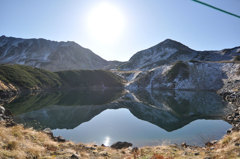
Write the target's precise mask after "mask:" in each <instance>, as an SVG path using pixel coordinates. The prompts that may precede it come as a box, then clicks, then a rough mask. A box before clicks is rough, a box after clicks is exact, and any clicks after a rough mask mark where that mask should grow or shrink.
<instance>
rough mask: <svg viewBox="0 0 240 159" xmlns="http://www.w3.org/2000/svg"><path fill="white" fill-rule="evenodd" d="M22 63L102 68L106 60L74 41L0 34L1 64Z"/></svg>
mask: <svg viewBox="0 0 240 159" xmlns="http://www.w3.org/2000/svg"><path fill="white" fill-rule="evenodd" d="M5 63H11V64H24V65H29V66H33V67H38V68H43V69H46V70H50V71H60V70H79V69H102V68H104V67H106V66H108V65H109V64H111V65H112V63H109V62H108V61H106V60H104V59H102V58H101V57H99V56H98V55H96V54H94V53H93V52H92V51H91V50H89V49H86V48H83V47H82V46H80V45H78V44H77V43H75V42H56V41H50V40H45V39H21V38H13V37H5V36H1V37H0V64H5Z"/></svg>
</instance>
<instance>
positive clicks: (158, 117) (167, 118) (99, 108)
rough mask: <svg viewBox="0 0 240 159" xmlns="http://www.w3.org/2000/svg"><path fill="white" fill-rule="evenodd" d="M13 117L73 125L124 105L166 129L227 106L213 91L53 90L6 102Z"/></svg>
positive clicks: (217, 115)
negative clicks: (52, 91)
mask: <svg viewBox="0 0 240 159" xmlns="http://www.w3.org/2000/svg"><path fill="white" fill-rule="evenodd" d="M8 108H10V109H11V110H12V111H13V114H15V119H16V121H18V122H20V123H25V124H26V125H28V126H33V127H35V128H45V127H49V128H51V129H57V128H59V129H64V128H66V129H73V128H75V127H77V126H78V125H81V124H82V123H84V122H88V121H89V120H91V119H92V118H94V117H95V116H97V115H98V114H100V113H101V112H103V111H105V110H107V109H119V108H127V109H129V110H130V112H131V113H132V114H133V115H134V116H135V117H137V118H138V119H141V120H145V121H148V122H150V123H152V124H154V125H157V126H158V127H161V128H163V129H165V130H166V131H173V130H176V129H179V128H181V127H183V126H185V125H187V124H188V123H190V122H192V121H194V120H197V119H222V117H223V115H224V114H225V113H226V111H227V109H226V107H225V105H224V103H222V100H221V98H220V97H219V96H218V95H217V94H215V93H214V92H190V91H152V92H147V91H139V92H135V93H134V94H133V93H126V94H124V95H123V94H122V92H121V91H119V90H105V91H91V92H86V91H85V92H80V91H76V92H64V93H63V92H55V93H48V94H39V95H33V96H28V97H26V96H25V97H20V98H18V99H16V100H15V101H14V102H12V103H10V104H9V105H8Z"/></svg>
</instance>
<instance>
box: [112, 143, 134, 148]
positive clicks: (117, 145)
mask: <svg viewBox="0 0 240 159" xmlns="http://www.w3.org/2000/svg"><path fill="white" fill-rule="evenodd" d="M131 146H132V144H131V143H129V142H116V143H115V144H112V146H111V148H114V149H122V148H128V147H131Z"/></svg>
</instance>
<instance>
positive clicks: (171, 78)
mask: <svg viewBox="0 0 240 159" xmlns="http://www.w3.org/2000/svg"><path fill="white" fill-rule="evenodd" d="M239 67H240V65H239V64H232V63H206V62H197V63H196V62H182V61H178V62H176V63H173V64H171V65H163V66H160V67H157V68H154V69H152V70H149V71H145V72H142V73H141V75H139V76H138V77H137V78H135V79H134V81H132V82H131V83H130V84H129V85H128V86H127V88H128V89H130V90H136V89H139V88H148V89H157V88H161V89H182V90H215V91H217V90H219V89H221V88H223V87H224V86H227V85H228V83H238V81H239V82H240V76H239V75H238V70H239ZM224 88H225V87H224ZM234 89H237V87H234Z"/></svg>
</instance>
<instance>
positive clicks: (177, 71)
mask: <svg viewBox="0 0 240 159" xmlns="http://www.w3.org/2000/svg"><path fill="white" fill-rule="evenodd" d="M166 77H167V79H168V80H169V81H174V80H175V79H176V78H177V77H179V79H180V80H184V79H187V78H188V77H189V68H188V65H187V64H186V63H184V62H183V61H177V62H176V63H174V64H173V67H172V68H171V69H170V70H169V71H168V72H167V74H166Z"/></svg>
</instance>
